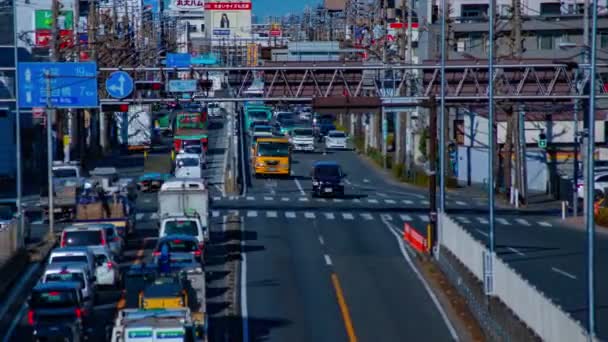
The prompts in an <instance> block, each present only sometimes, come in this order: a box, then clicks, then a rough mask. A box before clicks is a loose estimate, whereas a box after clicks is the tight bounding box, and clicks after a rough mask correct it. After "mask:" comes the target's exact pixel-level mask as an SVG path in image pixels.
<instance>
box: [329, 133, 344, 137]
mask: <svg viewBox="0 0 608 342" xmlns="http://www.w3.org/2000/svg"><path fill="white" fill-rule="evenodd" d="M329 137H330V138H346V134H344V133H343V132H332V133H329Z"/></svg>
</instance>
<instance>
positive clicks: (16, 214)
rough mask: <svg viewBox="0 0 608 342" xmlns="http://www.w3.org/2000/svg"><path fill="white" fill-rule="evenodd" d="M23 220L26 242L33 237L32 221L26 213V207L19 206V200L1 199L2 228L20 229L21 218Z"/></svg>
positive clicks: (0, 217)
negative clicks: (19, 207)
mask: <svg viewBox="0 0 608 342" xmlns="http://www.w3.org/2000/svg"><path fill="white" fill-rule="evenodd" d="M20 219H22V220H23V235H22V236H23V242H24V243H25V242H26V241H28V240H29V239H31V237H32V223H31V222H30V219H29V218H28V217H27V216H26V215H25V209H24V208H21V209H18V208H17V200H14V199H2V200H0V229H2V230H10V229H15V230H17V229H19V220H20Z"/></svg>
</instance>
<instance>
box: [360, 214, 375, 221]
mask: <svg viewBox="0 0 608 342" xmlns="http://www.w3.org/2000/svg"><path fill="white" fill-rule="evenodd" d="M361 217H363V219H365V220H368V221H369V220H373V219H374V218H373V217H372V214H370V213H363V214H361Z"/></svg>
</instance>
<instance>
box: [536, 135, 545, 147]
mask: <svg viewBox="0 0 608 342" xmlns="http://www.w3.org/2000/svg"><path fill="white" fill-rule="evenodd" d="M538 147H539V148H547V136H546V135H545V133H542V132H541V133H540V134H539V135H538Z"/></svg>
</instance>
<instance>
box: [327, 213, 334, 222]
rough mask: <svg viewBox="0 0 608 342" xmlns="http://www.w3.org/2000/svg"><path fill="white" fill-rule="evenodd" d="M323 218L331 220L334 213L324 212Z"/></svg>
mask: <svg viewBox="0 0 608 342" xmlns="http://www.w3.org/2000/svg"><path fill="white" fill-rule="evenodd" d="M325 218H326V219H328V220H333V219H334V218H335V216H334V213H325Z"/></svg>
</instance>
